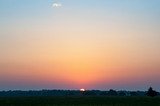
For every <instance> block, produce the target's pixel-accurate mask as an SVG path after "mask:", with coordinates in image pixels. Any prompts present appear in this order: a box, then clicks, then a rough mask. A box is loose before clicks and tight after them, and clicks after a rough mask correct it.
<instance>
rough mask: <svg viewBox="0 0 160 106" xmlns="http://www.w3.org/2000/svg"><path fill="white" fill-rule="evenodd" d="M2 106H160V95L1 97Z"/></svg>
mask: <svg viewBox="0 0 160 106" xmlns="http://www.w3.org/2000/svg"><path fill="white" fill-rule="evenodd" d="M0 106H160V97H154V98H151V97H0Z"/></svg>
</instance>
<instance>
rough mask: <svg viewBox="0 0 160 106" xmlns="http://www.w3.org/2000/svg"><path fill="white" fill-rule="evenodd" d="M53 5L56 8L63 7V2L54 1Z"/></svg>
mask: <svg viewBox="0 0 160 106" xmlns="http://www.w3.org/2000/svg"><path fill="white" fill-rule="evenodd" d="M52 7H54V8H58V7H62V4H61V3H53V4H52Z"/></svg>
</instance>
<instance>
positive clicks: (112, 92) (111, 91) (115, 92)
mask: <svg viewBox="0 0 160 106" xmlns="http://www.w3.org/2000/svg"><path fill="white" fill-rule="evenodd" d="M107 95H109V96H117V95H118V93H117V91H115V90H113V89H110V90H109V91H108V93H107Z"/></svg>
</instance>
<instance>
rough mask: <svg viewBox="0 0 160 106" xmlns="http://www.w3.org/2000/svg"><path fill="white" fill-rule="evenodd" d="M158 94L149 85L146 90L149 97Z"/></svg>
mask: <svg viewBox="0 0 160 106" xmlns="http://www.w3.org/2000/svg"><path fill="white" fill-rule="evenodd" d="M157 95H158V92H156V91H155V90H153V88H152V87H150V88H149V89H148V91H147V96H151V97H154V96H157Z"/></svg>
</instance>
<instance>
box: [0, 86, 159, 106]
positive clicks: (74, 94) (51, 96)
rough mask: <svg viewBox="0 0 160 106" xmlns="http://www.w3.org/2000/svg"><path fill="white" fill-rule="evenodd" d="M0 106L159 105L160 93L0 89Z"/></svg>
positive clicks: (150, 91)
mask: <svg viewBox="0 0 160 106" xmlns="http://www.w3.org/2000/svg"><path fill="white" fill-rule="evenodd" d="M155 96H156V97H155ZM0 106H160V95H159V93H158V92H156V91H155V90H153V89H152V88H151V87H150V88H149V89H148V91H116V90H113V89H110V90H109V91H99V90H88V91H84V92H82V91H79V90H41V91H1V92H0Z"/></svg>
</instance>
